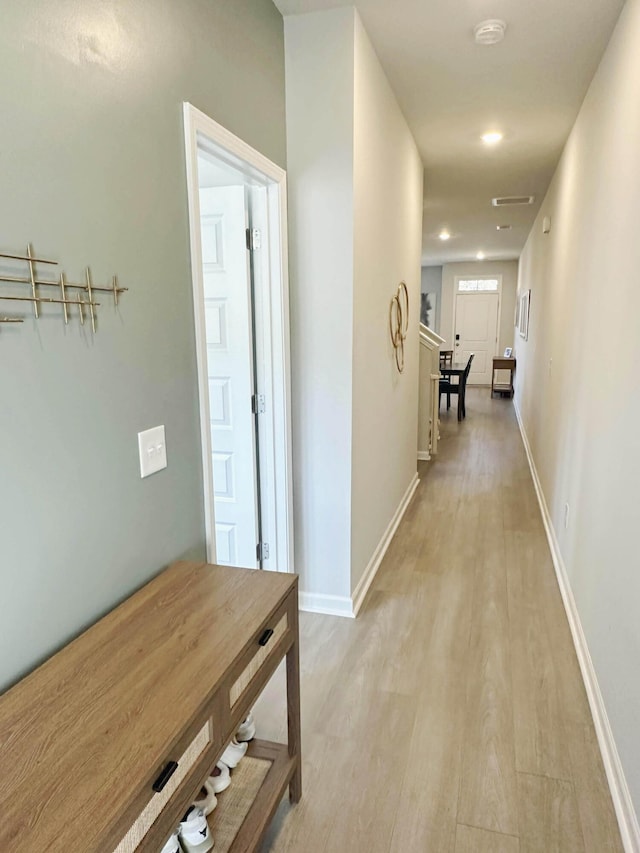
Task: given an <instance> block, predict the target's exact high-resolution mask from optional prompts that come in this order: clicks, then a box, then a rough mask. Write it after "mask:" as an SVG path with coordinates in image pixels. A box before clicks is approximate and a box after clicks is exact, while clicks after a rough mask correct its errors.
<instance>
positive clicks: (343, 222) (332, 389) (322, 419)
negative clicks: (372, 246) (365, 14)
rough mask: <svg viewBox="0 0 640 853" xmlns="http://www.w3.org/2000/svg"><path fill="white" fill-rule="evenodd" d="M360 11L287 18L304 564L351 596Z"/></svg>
mask: <svg viewBox="0 0 640 853" xmlns="http://www.w3.org/2000/svg"><path fill="white" fill-rule="evenodd" d="M353 21H354V12H353V9H336V10H333V11H331V12H319V13H313V14H310V15H297V16H293V17H288V18H285V45H286V51H285V53H286V95H287V149H288V157H287V165H288V173H289V225H290V255H289V257H290V288H291V369H292V397H293V402H292V427H293V441H294V444H293V467H294V525H295V567H296V571H298V572H299V573H300V575H301V589H302V590H303V591H305V592H312V593H322V594H324V595H335V596H343V597H344V596H348V595H349V593H350V582H349V578H350V565H351V485H350V480H351V383H352V379H351V372H352V367H351V363H352V350H353V337H352V329H353V79H354V68H353V26H354V23H353Z"/></svg>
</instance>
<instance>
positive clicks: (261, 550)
mask: <svg viewBox="0 0 640 853" xmlns="http://www.w3.org/2000/svg"><path fill="white" fill-rule="evenodd" d="M256 557H257V559H258V560H259V561H260V562H264V561H265V560H268V559H269V543H268V542H258V544H257V545H256Z"/></svg>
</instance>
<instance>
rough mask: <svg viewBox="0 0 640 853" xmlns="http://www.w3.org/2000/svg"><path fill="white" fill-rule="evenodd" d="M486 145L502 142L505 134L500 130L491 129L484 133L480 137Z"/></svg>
mask: <svg viewBox="0 0 640 853" xmlns="http://www.w3.org/2000/svg"><path fill="white" fill-rule="evenodd" d="M480 138H481V139H482V141H483V142H484V144H485V145H497V144H498V142H502V139H503V136H502V134H501V133H500V131H499V130H490V131H489V132H488V133H483V134H482V136H481V137H480Z"/></svg>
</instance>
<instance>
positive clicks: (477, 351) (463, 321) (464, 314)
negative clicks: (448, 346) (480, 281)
mask: <svg viewBox="0 0 640 853" xmlns="http://www.w3.org/2000/svg"><path fill="white" fill-rule="evenodd" d="M499 304H500V297H499V295H498V294H497V293H458V295H457V297H456V330H455V334H456V339H455V355H454V358H455V360H456V361H466V360H467V359H468V358H469V356H470V355H471V353H474V359H473V363H472V364H471V372H470V373H469V379H468V380H467V381H468V382H469V384H470V385H490V384H491V370H492V366H493V357H494V356H495V354H496V351H497V346H498V308H499Z"/></svg>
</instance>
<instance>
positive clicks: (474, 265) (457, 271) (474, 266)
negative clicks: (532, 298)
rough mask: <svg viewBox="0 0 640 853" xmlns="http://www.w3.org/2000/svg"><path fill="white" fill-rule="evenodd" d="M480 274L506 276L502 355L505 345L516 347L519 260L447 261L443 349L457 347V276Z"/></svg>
mask: <svg viewBox="0 0 640 853" xmlns="http://www.w3.org/2000/svg"><path fill="white" fill-rule="evenodd" d="M476 275H483V276H491V275H501V276H502V297H501V306H502V307H501V318H500V335H499V338H498V354H499V355H501V354H502V353H503V352H504V348H505V347H511V346H513V334H514V325H513V320H514V316H515V315H514V312H515V307H516V289H517V285H518V262H517V261H470V262H469V263H458V264H445V265H444V266H443V268H442V299H441V302H442V312H441V314H440V335H441V336H442V337H443V338H444V339H445V340H446V342H447V343H446V344H443V345H442V348H443V349H453V347H454V344H455V341H454V338H455V332H454V328H453V323H454V311H455V298H456V296H455V279H456V276H468V277H469V278H473V277H474V276H476Z"/></svg>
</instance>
